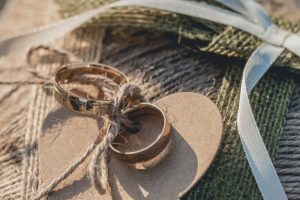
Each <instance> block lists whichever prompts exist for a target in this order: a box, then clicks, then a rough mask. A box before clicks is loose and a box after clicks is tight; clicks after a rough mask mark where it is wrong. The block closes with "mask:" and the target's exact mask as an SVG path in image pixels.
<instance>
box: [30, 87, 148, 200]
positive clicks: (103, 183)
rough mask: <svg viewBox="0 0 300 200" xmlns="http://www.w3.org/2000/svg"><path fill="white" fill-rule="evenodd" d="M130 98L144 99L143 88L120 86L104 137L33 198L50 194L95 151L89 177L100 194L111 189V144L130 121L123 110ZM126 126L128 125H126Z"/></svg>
mask: <svg viewBox="0 0 300 200" xmlns="http://www.w3.org/2000/svg"><path fill="white" fill-rule="evenodd" d="M129 99H134V100H135V102H141V101H144V98H143V97H142V95H141V89H140V88H139V87H138V86H137V85H135V84H132V83H126V84H124V85H122V86H120V88H119V90H118V92H117V93H116V95H115V97H114V98H113V100H112V109H111V111H110V113H109V115H108V118H106V122H109V123H105V124H106V126H105V127H104V128H103V129H102V131H106V130H107V131H106V134H105V135H104V137H103V138H102V140H101V138H100V134H99V137H97V139H96V140H95V141H94V142H93V143H92V144H91V145H90V146H89V147H88V148H87V149H86V150H85V152H84V153H83V154H81V155H80V156H79V157H78V158H77V159H76V160H75V162H73V163H72V164H71V165H70V166H69V167H68V168H67V169H66V170H65V171H64V172H63V173H62V174H61V175H60V176H58V177H56V178H55V179H54V180H53V181H52V182H51V183H50V184H49V185H48V186H47V187H45V188H42V189H41V190H40V191H39V192H38V194H37V195H36V196H35V197H34V198H33V199H34V200H38V199H41V198H43V197H45V196H47V195H48V194H50V193H51V192H52V191H53V189H54V188H55V187H56V186H57V185H58V184H59V183H61V182H62V181H63V180H64V179H66V178H67V177H69V176H70V174H72V173H73V172H74V171H75V170H76V169H77V167H78V166H79V165H80V164H82V163H83V162H84V161H85V160H86V158H87V157H88V156H89V155H90V154H91V153H92V152H93V156H92V160H91V163H90V168H89V177H90V179H91V182H92V185H93V186H94V187H95V188H96V190H97V191H98V192H99V193H100V194H104V193H105V192H106V191H108V190H109V191H110V186H109V170H108V158H109V153H110V151H109V145H110V144H112V142H113V141H114V139H115V138H116V137H117V136H118V135H119V134H120V133H121V127H122V122H123V121H124V122H126V121H127V122H128V121H130V120H129V119H128V118H127V117H126V116H125V115H124V114H123V113H122V110H123V109H126V108H127V107H128V106H130V104H128V103H126V102H128V100H129ZM125 126H126V125H125Z"/></svg>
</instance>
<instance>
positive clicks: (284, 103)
mask: <svg viewBox="0 0 300 200" xmlns="http://www.w3.org/2000/svg"><path fill="white" fill-rule="evenodd" d="M241 75H242V68H241V67H240V66H236V65H234V66H232V67H229V68H228V70H227V72H226V74H225V77H224V79H223V84H222V87H221V88H220V90H219V93H218V99H217V105H218V107H219V109H220V110H221V113H222V116H223V121H224V138H223V140H222V145H221V147H220V151H219V154H218V156H217V158H216V160H215V161H214V164H213V166H212V167H210V168H209V170H208V172H207V173H206V175H205V176H204V178H203V179H202V180H201V181H200V182H199V184H198V185H197V186H196V187H195V188H194V190H192V191H191V192H190V194H189V195H188V199H216V200H218V199H222V200H226V199H228V200H235V199H245V200H248V199H251V200H255V199H262V197H261V194H260V192H259V190H258V188H257V185H256V182H255V180H254V177H253V175H252V173H251V170H250V167H249V165H248V162H247V159H246V157H245V154H244V151H243V148H242V144H241V142H240V138H239V135H238V132H237V127H236V115H237V109H238V98H239V88H240V79H241V78H240V77H241ZM293 87H294V82H293V80H292V79H291V78H290V77H289V76H282V73H277V72H269V73H268V74H267V75H266V76H265V77H264V79H263V80H262V81H261V82H260V83H259V84H258V85H257V87H256V88H255V89H254V91H253V93H252V95H251V98H250V100H251V104H252V109H253V112H254V114H255V118H256V120H257V123H258V126H259V129H260V131H261V134H262V136H263V139H264V141H265V144H266V146H267V149H268V151H269V154H270V156H271V158H274V157H275V154H276V150H277V142H278V139H279V136H280V134H281V132H282V124H283V121H284V117H285V115H286V112H287V107H288V104H289V99H290V97H291V95H292V90H293Z"/></svg>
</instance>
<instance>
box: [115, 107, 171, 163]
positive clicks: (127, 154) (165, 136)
mask: <svg viewBox="0 0 300 200" xmlns="http://www.w3.org/2000/svg"><path fill="white" fill-rule="evenodd" d="M139 113H140V114H146V113H148V114H149V113H150V114H151V113H153V114H159V115H161V118H162V119H163V127H162V130H161V132H160V134H159V135H158V137H157V138H156V139H155V140H154V142H152V143H151V144H150V145H148V146H146V147H145V148H142V149H140V150H137V151H124V150H120V149H119V148H117V147H116V145H115V144H110V149H111V150H112V151H113V153H114V154H115V155H116V156H117V157H118V159H120V160H122V161H124V162H127V163H129V164H135V163H141V162H146V161H149V160H151V159H152V158H154V157H155V156H157V155H158V154H160V153H161V152H162V151H163V150H164V149H165V147H166V146H167V144H168V143H169V140H170V130H171V125H170V123H169V122H168V120H167V117H166V115H165V113H164V111H163V110H161V109H160V108H159V107H158V106H156V105H154V104H151V103H140V104H137V105H135V106H133V107H131V108H129V109H127V110H125V111H123V114H124V115H126V116H128V117H129V118H130V115H134V114H139Z"/></svg>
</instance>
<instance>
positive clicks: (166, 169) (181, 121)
mask: <svg viewBox="0 0 300 200" xmlns="http://www.w3.org/2000/svg"><path fill="white" fill-rule="evenodd" d="M156 104H157V105H159V106H160V107H161V108H163V110H165V111H166V113H167V116H168V118H169V121H170V122H171V124H172V131H171V140H172V148H171V149H170V152H169V154H168V155H167V156H166V157H165V158H164V159H163V160H162V161H161V162H159V163H158V164H157V165H156V166H154V167H152V168H150V169H146V170H137V169H134V168H132V167H131V166H128V165H127V164H126V163H123V162H121V161H119V160H117V159H116V158H115V157H114V155H112V156H111V159H110V164H109V167H110V175H111V176H110V179H111V180H110V182H111V186H112V197H113V199H116V200H118V199H123V200H129V199H139V200H141V199H147V200H154V199H164V200H174V199H177V198H178V197H180V196H181V195H183V194H184V193H185V192H187V191H188V190H189V189H190V188H191V187H192V186H194V185H195V184H196V183H197V182H198V181H199V179H200V178H201V177H202V176H203V175H204V173H205V172H206V170H207V169H208V167H209V166H210V165H211V163H212V161H213V159H214V157H215V156H216V153H217V151H218V148H219V145H220V142H221V138H222V127H223V126H222V118H221V116H220V113H219V110H218V109H217V107H216V105H215V104H214V103H213V102H212V101H211V100H210V99H208V98H207V97H205V96H203V95H200V94H196V93H190V92H186V93H177V94H173V95H170V96H167V97H164V98H162V99H160V100H158V101H157V102H156ZM53 120H54V121H56V122H57V121H60V122H61V123H63V124H62V125H61V126H60V128H59V127H57V124H55V123H53ZM101 125H102V123H101V122H99V120H98V121H97V120H96V119H95V118H91V117H87V116H82V115H78V114H73V113H70V112H69V111H66V110H65V109H64V108H62V107H57V108H56V110H54V111H53V112H51V113H50V114H49V115H48V117H47V119H46V120H45V122H44V126H43V134H42V136H41V138H40V145H39V151H40V175H41V179H42V182H45V185H47V183H49V181H51V179H52V178H53V177H55V176H59V175H60V174H61V173H62V172H63V170H64V169H65V168H67V166H68V165H69V164H71V162H72V161H74V160H75V159H76V158H77V156H79V155H80V154H81V153H82V152H83V151H84V150H85V148H86V147H87V146H88V145H89V144H91V143H92V142H93V140H94V139H95V138H96V137H97V135H98V134H99V130H98V128H99V127H101ZM88 162H89V160H87V161H86V162H85V163H84V164H83V165H82V166H81V167H80V168H79V169H77V170H76V171H75V172H74V173H73V174H72V176H71V177H69V178H68V180H65V181H64V183H62V184H60V185H59V186H58V187H57V188H56V191H55V192H53V193H52V194H51V195H50V197H49V198H50V199H111V195H110V194H106V195H104V196H100V195H99V194H98V193H97V191H96V190H95V189H94V188H93V187H92V186H91V185H90V183H89V180H88V178H87V176H86V167H87V164H88Z"/></svg>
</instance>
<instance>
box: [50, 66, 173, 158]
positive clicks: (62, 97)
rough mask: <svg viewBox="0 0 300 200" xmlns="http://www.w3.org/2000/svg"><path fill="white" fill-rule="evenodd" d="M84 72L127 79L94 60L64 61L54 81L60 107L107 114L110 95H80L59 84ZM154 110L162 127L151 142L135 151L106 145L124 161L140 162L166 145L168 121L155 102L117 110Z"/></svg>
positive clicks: (115, 81)
mask: <svg viewBox="0 0 300 200" xmlns="http://www.w3.org/2000/svg"><path fill="white" fill-rule="evenodd" d="M84 74H92V75H96V76H97V75H99V76H105V77H106V78H108V79H110V80H112V81H113V82H114V83H116V84H117V85H119V86H121V85H122V84H125V83H128V79H127V77H126V76H125V75H124V74H123V73H122V72H120V71H119V70H117V69H116V68H113V67H110V66H107V65H104V64H94V63H80V64H70V65H66V66H64V67H63V68H61V69H60V70H58V71H57V73H56V75H55V83H54V96H55V99H56V100H57V101H58V102H59V103H60V104H61V105H63V106H64V107H66V108H67V109H69V110H71V111H75V112H79V113H82V114H86V115H94V116H105V115H108V114H109V113H110V111H111V109H112V106H113V105H112V103H113V102H112V99H108V100H105V99H90V98H84V97H81V96H79V95H76V94H73V93H72V92H70V91H67V90H66V89H64V87H62V85H63V84H66V83H69V82H71V81H72V79H73V77H75V76H80V75H84ZM137 111H139V112H142V113H152V114H158V115H160V117H161V118H162V119H163V127H162V130H161V132H160V134H159V135H158V137H157V138H156V139H155V141H154V142H153V143H151V144H150V145H148V146H146V147H145V148H142V149H139V150H137V151H124V150H120V149H118V148H117V147H116V146H114V145H113V144H111V145H110V149H111V150H112V151H113V152H114V153H115V155H117V157H118V158H119V159H120V160H123V161H125V162H127V163H131V164H134V163H140V162H146V161H149V160H151V159H152V158H154V157H155V156H157V155H158V154H159V153H160V152H162V151H163V149H164V148H165V147H166V146H167V144H168V142H169V139H170V124H169V122H168V120H167V117H166V115H165V113H164V111H163V110H161V109H160V108H159V107H158V106H156V105H154V104H151V103H147V102H142V103H139V104H136V105H133V106H131V107H129V108H128V109H126V110H122V111H121V112H122V113H123V114H124V115H130V114H134V113H135V112H137Z"/></svg>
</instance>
